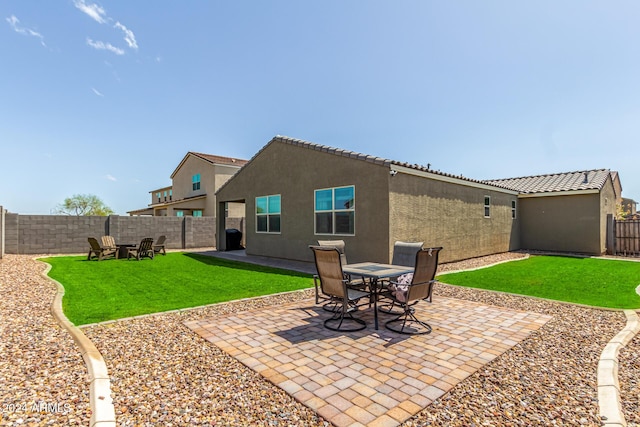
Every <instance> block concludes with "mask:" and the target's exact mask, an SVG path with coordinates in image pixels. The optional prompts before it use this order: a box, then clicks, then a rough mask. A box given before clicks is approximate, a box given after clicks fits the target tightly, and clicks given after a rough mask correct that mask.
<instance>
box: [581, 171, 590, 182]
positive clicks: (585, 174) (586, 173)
mask: <svg viewBox="0 0 640 427" xmlns="http://www.w3.org/2000/svg"><path fill="white" fill-rule="evenodd" d="M582 183H583V184H588V183H589V172H585V173H584V181H582Z"/></svg>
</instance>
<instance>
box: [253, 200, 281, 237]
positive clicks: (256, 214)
mask: <svg viewBox="0 0 640 427" xmlns="http://www.w3.org/2000/svg"><path fill="white" fill-rule="evenodd" d="M276 196H277V197H279V198H280V210H279V211H278V213H277V214H276V213H272V212H269V200H270V198H271V197H276ZM263 198H266V199H267V211H266V212H264V213H258V199H263ZM275 215H278V216H279V217H280V230H278V231H270V230H269V217H270V216H275ZM259 216H264V217H266V218H267V231H260V230H258V217H259ZM255 217H256V227H255V228H256V233H257V234H280V233H281V232H282V194H269V195H267V196H256V209H255Z"/></svg>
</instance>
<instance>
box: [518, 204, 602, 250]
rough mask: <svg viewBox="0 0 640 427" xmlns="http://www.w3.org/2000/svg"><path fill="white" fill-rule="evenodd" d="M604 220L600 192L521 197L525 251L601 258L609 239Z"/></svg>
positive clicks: (522, 242) (522, 233)
mask: <svg viewBox="0 0 640 427" xmlns="http://www.w3.org/2000/svg"><path fill="white" fill-rule="evenodd" d="M601 216H602V215H601V206H600V194H599V193H597V192H594V193H591V194H576V195H558V196H546V197H522V198H521V199H520V222H521V230H522V231H521V239H522V240H521V246H522V249H530V250H547V251H558V252H580V253H589V254H600V253H602V252H603V247H604V240H603V239H605V238H606V215H605V217H604V219H601ZM602 224H604V227H605V231H604V232H603V231H602V227H603V225H602Z"/></svg>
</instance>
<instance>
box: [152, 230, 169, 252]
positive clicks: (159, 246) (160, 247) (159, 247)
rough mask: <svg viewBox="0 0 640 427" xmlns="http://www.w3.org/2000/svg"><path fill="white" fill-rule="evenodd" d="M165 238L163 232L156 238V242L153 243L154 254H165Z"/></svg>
mask: <svg viewBox="0 0 640 427" xmlns="http://www.w3.org/2000/svg"><path fill="white" fill-rule="evenodd" d="M166 240H167V236H165V235H164V234H163V235H162V236H160V237H158V240H157V241H156V243H154V245H153V253H154V254H162V255H166V254H167V251H166V249H165V247H164V242H165V241H166Z"/></svg>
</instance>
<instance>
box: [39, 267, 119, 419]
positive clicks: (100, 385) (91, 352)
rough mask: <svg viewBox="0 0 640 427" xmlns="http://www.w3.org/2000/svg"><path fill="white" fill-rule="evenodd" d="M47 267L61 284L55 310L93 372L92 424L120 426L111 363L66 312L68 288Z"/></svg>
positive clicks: (90, 373)
mask: <svg viewBox="0 0 640 427" xmlns="http://www.w3.org/2000/svg"><path fill="white" fill-rule="evenodd" d="M46 266H47V267H46V269H45V271H44V272H43V273H42V275H43V276H44V277H45V278H47V279H48V280H50V281H51V282H53V283H55V285H56V287H57V292H56V296H55V297H54V299H53V303H52V305H51V313H52V314H53V317H55V319H56V320H57V321H58V323H59V324H60V326H62V327H63V328H64V329H66V330H67V332H69V334H70V335H71V336H72V337H73V340H74V341H75V343H76V345H77V346H78V347H79V348H80V353H81V354H82V359H83V360H84V363H85V364H86V365H87V370H88V371H89V382H90V385H89V406H90V408H91V420H90V421H89V426H90V427H116V412H115V408H114V406H113V400H112V398H111V380H110V379H109V373H108V371H107V364H106V363H105V361H104V359H103V358H102V355H101V354H100V352H99V351H98V349H97V348H96V346H95V345H94V344H93V343H92V342H91V340H89V338H87V336H86V335H85V334H84V333H83V332H82V331H81V330H80V329H79V328H78V327H76V326H75V325H74V324H73V323H71V321H69V319H67V316H65V315H64V313H63V312H62V297H63V296H64V287H63V286H62V284H60V283H59V282H58V281H56V280H53V279H52V278H51V277H49V276H48V275H47V273H49V271H50V270H51V265H50V264H46Z"/></svg>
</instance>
